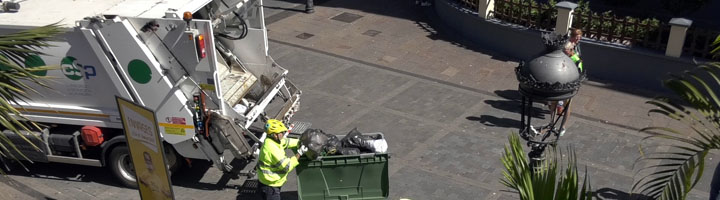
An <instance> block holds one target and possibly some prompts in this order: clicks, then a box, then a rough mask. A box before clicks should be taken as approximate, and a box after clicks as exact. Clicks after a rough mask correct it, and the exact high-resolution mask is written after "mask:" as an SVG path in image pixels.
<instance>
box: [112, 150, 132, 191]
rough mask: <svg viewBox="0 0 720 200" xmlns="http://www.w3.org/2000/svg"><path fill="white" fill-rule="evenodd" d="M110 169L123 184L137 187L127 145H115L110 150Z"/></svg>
mask: <svg viewBox="0 0 720 200" xmlns="http://www.w3.org/2000/svg"><path fill="white" fill-rule="evenodd" d="M110 170H112V172H113V174H114V175H115V177H117V179H118V180H120V183H122V184H123V185H124V186H126V187H129V188H137V187H138V185H137V181H136V180H135V167H133V163H132V158H130V151H128V148H127V146H125V145H122V146H117V147H115V148H113V149H112V151H111V152H110Z"/></svg>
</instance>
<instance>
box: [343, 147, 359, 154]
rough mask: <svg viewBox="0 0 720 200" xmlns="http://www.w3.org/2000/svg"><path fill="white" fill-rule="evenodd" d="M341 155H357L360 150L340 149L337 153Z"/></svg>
mask: <svg viewBox="0 0 720 200" xmlns="http://www.w3.org/2000/svg"><path fill="white" fill-rule="evenodd" d="M338 152H339V153H340V154H341V155H359V154H360V149H358V148H345V147H343V148H340V151H338Z"/></svg>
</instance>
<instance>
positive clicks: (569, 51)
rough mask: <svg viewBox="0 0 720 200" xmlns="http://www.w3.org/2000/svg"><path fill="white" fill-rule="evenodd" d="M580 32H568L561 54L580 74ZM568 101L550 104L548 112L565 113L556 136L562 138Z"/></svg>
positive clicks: (581, 63) (567, 111)
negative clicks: (573, 64) (567, 58)
mask: <svg viewBox="0 0 720 200" xmlns="http://www.w3.org/2000/svg"><path fill="white" fill-rule="evenodd" d="M582 34H583V32H582V30H580V29H577V28H576V29H573V30H571V31H570V39H569V41H568V42H567V43H566V44H565V49H564V50H563V52H565V55H567V56H569V57H570V59H571V60H572V61H573V62H574V63H575V66H577V68H578V71H580V72H581V73H582V71H583V62H582V59H580V39H582ZM569 104H570V101H568V100H565V101H558V102H552V103H550V104H549V105H550V110H551V111H552V110H555V113H557V114H558V115H560V114H562V113H563V111H565V116H567V117H565V118H563V122H562V124H563V127H560V130H558V135H559V136H563V135H565V124H567V119H568V118H569V117H570V109H567V110H565V108H569Z"/></svg>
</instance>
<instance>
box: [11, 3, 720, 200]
mask: <svg viewBox="0 0 720 200" xmlns="http://www.w3.org/2000/svg"><path fill="white" fill-rule="evenodd" d="M303 3H304V2H303V1H278V0H276V1H266V2H265V6H266V7H265V12H266V16H267V17H266V19H267V20H268V23H269V25H268V29H269V32H268V35H269V37H270V38H271V42H270V47H271V50H270V54H271V55H273V57H274V58H275V60H276V61H277V62H278V63H279V64H280V65H281V66H283V67H285V68H288V69H289V70H290V74H289V76H290V78H291V80H292V81H293V82H295V83H296V84H298V85H299V87H300V88H301V89H302V90H303V91H304V94H303V96H302V100H301V111H300V112H298V113H297V114H296V116H295V120H298V121H307V122H312V123H313V127H314V128H321V129H323V130H325V131H326V132H328V133H336V134H344V133H346V132H347V131H349V130H351V129H352V128H354V127H357V128H358V129H360V130H361V131H366V132H376V131H379V132H383V133H384V134H385V135H386V137H387V140H388V142H389V145H390V147H389V149H390V151H391V152H392V153H393V156H392V158H391V160H390V169H389V171H390V172H389V175H390V188H391V189H390V190H391V192H390V197H391V198H390V199H401V198H408V199H488V200H494V199H516V198H517V196H516V194H513V193H510V192H508V191H507V189H506V188H505V187H504V186H502V185H501V184H500V182H499V179H500V178H501V177H502V163H501V162H500V156H501V154H502V151H503V146H504V144H506V143H507V135H508V134H509V133H511V132H512V131H516V130H517V129H516V126H517V124H519V118H520V117H519V113H518V112H519V109H518V107H519V105H520V103H519V100H518V98H519V96H518V94H517V92H516V91H515V90H516V88H517V82H516V80H515V75H514V72H513V68H514V67H515V66H516V65H517V62H516V61H515V60H513V59H511V58H507V57H504V56H502V55H497V54H494V53H492V51H491V50H485V49H483V48H482V47H478V46H474V45H472V44H471V43H470V42H467V41H464V40H463V39H462V38H457V37H455V35H456V34H454V33H453V32H452V31H451V30H449V29H447V28H445V27H444V26H442V24H440V23H439V22H438V21H437V20H435V19H434V18H433V13H432V12H431V11H428V10H427V9H423V8H421V7H417V6H415V5H414V4H413V3H412V2H411V1H380V0H364V1H352V0H329V1H321V2H316V4H317V5H316V9H315V10H316V12H315V13H314V14H304V13H302V12H301V11H302V10H303V9H304V5H303ZM378 5H382V6H378ZM652 95H653V93H652V92H649V91H644V90H642V89H637V88H633V87H631V86H624V85H615V84H613V83H606V82H603V81H602V80H591V81H589V82H588V83H587V84H585V85H584V86H583V88H582V89H581V92H580V94H578V96H577V97H576V98H575V99H574V103H573V106H574V108H573V109H574V110H573V116H574V117H573V119H572V120H571V121H570V124H569V125H568V133H567V134H566V136H565V137H563V138H562V141H561V144H570V145H572V146H573V147H575V149H576V151H577V155H578V159H579V162H580V164H581V165H582V166H587V173H588V174H589V176H590V177H591V181H592V184H593V185H592V186H593V189H596V191H597V196H598V197H600V198H601V199H628V198H629V197H628V196H627V192H628V190H629V188H630V186H631V184H632V181H633V169H632V168H633V162H634V160H635V159H636V158H637V157H638V156H639V151H638V150H639V147H638V145H639V141H640V140H641V139H642V138H643V137H644V136H645V135H644V134H642V133H639V132H638V131H637V130H638V129H639V128H642V127H646V126H649V125H669V126H673V127H676V124H672V122H670V121H668V120H665V119H662V118H654V117H653V116H648V115H647V110H648V109H649V108H650V107H649V106H648V105H645V104H644V101H646V100H647V99H648V98H649V97H652ZM650 144H652V143H650ZM712 157H713V158H716V159H712V160H711V162H710V163H708V166H715V165H716V164H717V158H718V156H716V155H714V154H713V155H712ZM707 169H708V170H706V172H705V173H706V176H705V178H704V179H703V180H701V182H700V183H699V185H698V186H697V187H696V189H695V190H694V191H693V192H691V197H690V199H707V196H708V193H707V191H708V189H709V181H710V180H709V178H708V177H709V175H707V174H712V173H713V172H712V170H713V169H714V167H708V168H707ZM9 178H10V180H6V181H0V199H28V198H43V197H49V198H52V199H139V197H138V193H137V191H136V190H130V189H126V188H122V187H119V186H118V184H117V183H116V182H115V181H114V179H113V177H112V176H111V175H110V172H109V170H107V169H104V168H95V167H83V166H72V165H64V164H36V165H34V166H32V167H31V172H30V173H24V172H17V171H15V172H11V174H10V176H9ZM173 183H174V185H175V186H174V191H175V194H176V198H177V199H254V198H255V196H254V194H253V189H252V188H253V187H254V185H255V184H256V182H255V181H252V180H250V181H246V180H245V179H244V178H240V179H230V178H229V177H225V176H223V174H222V173H221V172H220V171H218V170H217V169H215V168H214V167H212V166H210V164H209V163H207V162H199V161H198V162H195V163H194V165H193V167H192V168H190V169H186V170H183V171H181V172H180V173H178V174H176V175H174V176H173ZM3 184H4V185H3ZM27 188H32V189H27ZM283 191H284V192H283V199H296V198H297V183H296V178H295V177H294V175H292V176H291V177H290V178H289V181H288V184H287V185H286V186H284V187H283Z"/></svg>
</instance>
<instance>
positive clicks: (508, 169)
mask: <svg viewBox="0 0 720 200" xmlns="http://www.w3.org/2000/svg"><path fill="white" fill-rule="evenodd" d="M508 141H509V145H506V146H505V153H504V154H503V157H502V159H501V160H502V162H503V165H504V166H505V170H504V171H503V175H504V177H505V178H504V179H501V180H500V182H501V183H502V184H503V185H505V186H507V187H509V188H512V189H513V190H515V191H517V192H518V194H519V195H520V199H521V200H536V199H537V200H545V199H557V200H577V199H581V200H585V199H591V198H592V195H591V192H590V190H591V187H590V184H589V181H588V178H587V173H586V174H585V178H584V181H583V183H582V185H580V184H581V183H580V180H579V175H578V169H577V159H576V157H575V152H574V151H573V150H572V149H571V148H568V153H569V156H568V159H567V162H566V165H565V167H564V171H563V172H564V173H560V170H562V169H561V167H559V166H558V163H560V162H561V161H562V160H559V158H561V157H562V156H561V155H562V153H558V152H557V151H556V150H555V148H550V149H551V152H552V154H550V153H548V154H549V155H548V157H547V158H546V159H545V160H544V161H543V162H541V163H540V165H539V166H537V168H533V167H531V166H530V162H529V161H528V158H527V157H526V154H525V151H524V150H523V147H522V143H521V142H520V137H519V136H518V135H517V133H513V134H511V135H510V136H509V137H508ZM586 171H587V170H586Z"/></svg>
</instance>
